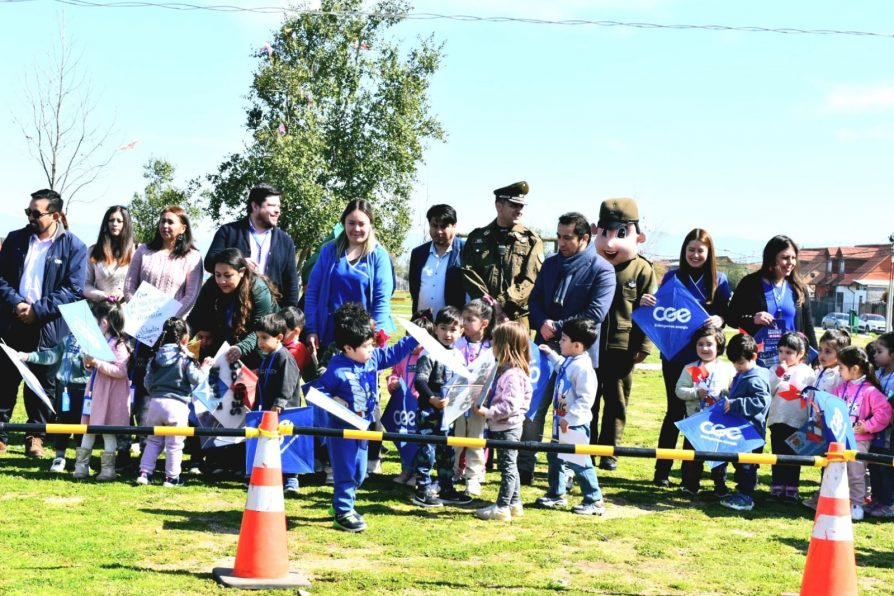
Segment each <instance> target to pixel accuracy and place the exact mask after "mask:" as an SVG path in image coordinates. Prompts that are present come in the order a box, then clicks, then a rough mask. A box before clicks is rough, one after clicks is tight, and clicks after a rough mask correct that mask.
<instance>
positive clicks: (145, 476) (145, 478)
mask: <svg viewBox="0 0 894 596" xmlns="http://www.w3.org/2000/svg"><path fill="white" fill-rule="evenodd" d="M136 483H137V484H138V485H140V486H146V485H147V484H149V473H148V472H140V475H139V476H137V480H136Z"/></svg>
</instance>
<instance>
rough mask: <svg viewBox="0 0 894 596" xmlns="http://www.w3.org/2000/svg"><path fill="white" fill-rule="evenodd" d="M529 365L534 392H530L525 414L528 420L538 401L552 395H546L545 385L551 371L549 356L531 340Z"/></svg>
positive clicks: (532, 414) (538, 403)
mask: <svg viewBox="0 0 894 596" xmlns="http://www.w3.org/2000/svg"><path fill="white" fill-rule="evenodd" d="M530 367H531V385H533V386H534V392H533V393H532V394H531V406H530V407H529V408H528V413H527V416H528V419H529V420H533V419H534V414H536V413H537V407H538V406H539V405H540V401H541V400H543V399H552V395H546V386H547V385H549V377H550V375H551V374H552V372H553V371H552V368H551V367H550V364H549V358H547V357H546V354H544V353H543V352H541V351H540V348H538V347H537V344H535V343H534V342H531V362H530Z"/></svg>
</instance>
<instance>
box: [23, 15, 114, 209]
mask: <svg viewBox="0 0 894 596" xmlns="http://www.w3.org/2000/svg"><path fill="white" fill-rule="evenodd" d="M23 92H24V95H25V99H26V100H27V103H28V105H29V106H30V114H29V115H28V116H27V117H25V118H19V117H16V118H15V121H16V124H18V126H19V128H20V129H21V130H22V134H23V135H24V136H25V140H26V142H27V145H28V152H29V153H30V154H31V156H32V157H33V158H34V159H35V160H37V162H38V163H40V166H41V168H42V169H43V172H44V175H45V176H46V180H47V184H48V185H49V188H52V189H53V190H56V191H57V192H59V193H60V194H61V195H62V196H63V197H64V198H65V204H66V211H68V209H70V208H71V205H72V203H73V202H75V201H74V198H75V196H76V195H77V194H78V193H79V192H80V191H82V190H83V189H84V188H85V187H87V186H88V185H90V184H91V183H93V182H95V181H96V179H97V178H98V177H99V176H100V174H101V173H102V171H103V169H104V168H105V167H106V166H108V165H109V163H110V162H111V161H112V159H113V158H114V156H115V152H116V150H115V148H110V147H108V142H109V140H110V137H111V135H112V132H113V124H111V123H110V124H108V125H106V124H104V123H103V124H100V123H99V120H100V118H99V115H98V103H97V101H96V99H95V97H94V95H93V93H92V90H91V87H90V81H89V80H88V78H87V76H86V74H85V73H84V72H83V71H82V69H81V68H80V60H79V58H77V57H75V56H74V55H73V53H72V48H71V46H70V45H69V44H68V43H67V40H66V38H65V27H64V22H63V21H62V20H61V19H60V22H59V43H58V45H55V46H54V47H52V48H51V49H50V50H49V51H48V54H47V63H46V65H45V66H44V67H43V68H41V67H35V68H34V70H33V74H32V75H31V76H29V77H26V79H25V88H24V90H23ZM81 202H84V203H89V202H90V201H89V200H82V201H81Z"/></svg>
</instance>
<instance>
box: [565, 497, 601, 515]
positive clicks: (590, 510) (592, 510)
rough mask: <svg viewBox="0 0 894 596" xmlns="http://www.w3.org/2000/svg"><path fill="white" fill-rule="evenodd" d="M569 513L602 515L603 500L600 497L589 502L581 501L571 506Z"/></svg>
mask: <svg viewBox="0 0 894 596" xmlns="http://www.w3.org/2000/svg"><path fill="white" fill-rule="evenodd" d="M571 513H576V514H578V515H602V514H603V513H605V502H604V501H603V500H602V499H599V500H598V501H593V502H591V503H586V502H585V503H581V504H580V505H575V506H574V507H572V508H571Z"/></svg>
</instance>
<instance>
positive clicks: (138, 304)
mask: <svg viewBox="0 0 894 596" xmlns="http://www.w3.org/2000/svg"><path fill="white" fill-rule="evenodd" d="M182 306H183V305H182V304H180V303H179V302H177V301H176V300H174V299H173V298H171V297H170V296H168V295H167V294H165V293H164V292H162V291H161V290H159V289H158V288H156V287H155V286H153V285H152V284H150V283H148V282H145V281H144V282H143V283H141V284H140V287H139V288H137V291H136V293H134V295H133V297H132V298H131V299H130V301H129V302H128V303H127V304H125V305H124V332H125V333H127V334H128V335H130V336H131V337H133V338H134V339H136V340H137V341H139V342H140V343H142V344H145V345H147V346H150V347H151V346H154V345H155V342H156V341H158V337H159V336H160V335H161V331H162V328H163V327H164V324H165V321H167V320H168V319H169V318H171V317H173V316H175V315H176V314H177V313H178V312H180V308H181V307H182Z"/></svg>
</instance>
